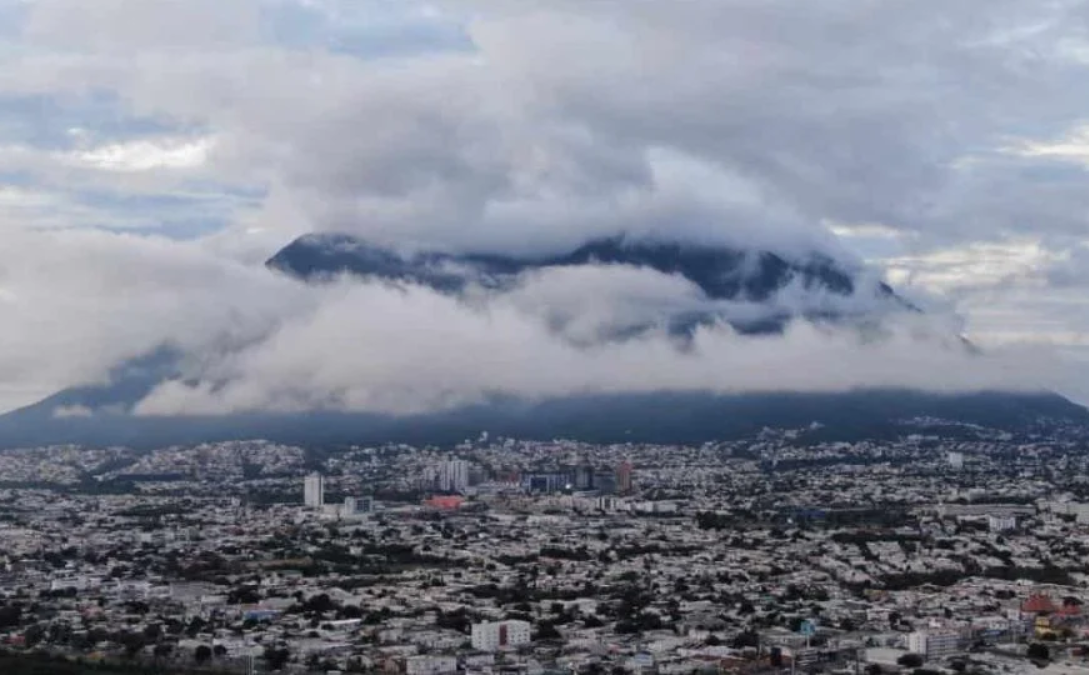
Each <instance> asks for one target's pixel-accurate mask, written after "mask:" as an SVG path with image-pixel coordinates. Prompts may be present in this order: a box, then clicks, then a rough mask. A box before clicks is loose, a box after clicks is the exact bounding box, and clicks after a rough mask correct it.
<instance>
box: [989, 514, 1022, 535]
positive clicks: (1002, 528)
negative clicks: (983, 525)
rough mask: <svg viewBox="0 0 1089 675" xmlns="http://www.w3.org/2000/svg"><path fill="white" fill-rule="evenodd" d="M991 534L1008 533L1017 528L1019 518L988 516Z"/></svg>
mask: <svg viewBox="0 0 1089 675" xmlns="http://www.w3.org/2000/svg"><path fill="white" fill-rule="evenodd" d="M987 526H988V527H989V528H990V529H991V532H1007V531H1009V530H1012V529H1015V528H1016V527H1017V516H1012V515H1010V516H987Z"/></svg>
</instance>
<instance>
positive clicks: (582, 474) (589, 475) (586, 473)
mask: <svg viewBox="0 0 1089 675" xmlns="http://www.w3.org/2000/svg"><path fill="white" fill-rule="evenodd" d="M575 489H576V490H593V489H594V467H592V466H588V465H583V466H580V467H577V468H576V469H575Z"/></svg>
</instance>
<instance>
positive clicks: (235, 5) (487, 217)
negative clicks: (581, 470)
mask: <svg viewBox="0 0 1089 675" xmlns="http://www.w3.org/2000/svg"><path fill="white" fill-rule="evenodd" d="M1087 19H1089V2H1078V1H1069V0H1056V1H1054V2H1023V1H1022V0H1018V1H1014V0H952V1H949V0H945V1H943V2H936V1H935V2H931V1H929V0H883V1H876V0H874V1H871V0H850V1H846V0H843V1H841V0H814V1H813V2H806V3H799V2H795V1H791V2H787V1H786V0H685V1H684V2H667V1H665V0H624V1H623V2H621V1H620V0H548V1H547V2H537V1H536V0H517V1H516V2H515V1H513V0H503V1H499V0H448V1H442V0H440V1H435V2H415V1H414V0H231V1H230V2H223V1H222V0H95V1H94V2H88V1H87V0H0V326H2V328H3V330H2V331H0V409H5V408H10V407H13V406H16V405H20V404H23V403H28V402H30V401H32V400H33V399H35V398H36V397H38V396H40V395H44V394H47V393H49V392H50V391H51V390H54V389H56V388H60V387H62V386H65V385H68V384H73V383H78V382H91V381H95V380H97V379H100V378H101V377H103V376H104V374H105V373H106V372H107V370H108V369H109V367H110V366H112V365H114V364H116V363H118V362H120V361H123V360H124V359H126V358H131V357H133V356H135V355H138V354H140V353H143V352H146V351H148V350H150V349H153V348H154V347H155V346H157V345H158V344H161V343H162V342H164V341H167V340H169V341H172V342H174V343H177V344H179V345H181V346H183V347H184V348H185V349H186V350H187V351H188V352H189V353H190V354H191V361H192V364H191V367H192V368H193V369H194V373H196V374H198V375H201V376H204V377H205V378H207V379H206V381H215V382H217V383H224V382H226V383H229V384H228V386H225V387H223V388H221V389H217V390H216V392H215V393H214V394H212V393H211V391H210V390H209V391H201V390H194V391H187V390H179V387H174V388H166V389H164V390H162V391H159V392H156V394H155V395H153V396H152V398H151V399H149V401H147V402H146V408H147V410H150V411H155V412H177V411H179V410H192V409H201V410H204V409H209V408H217V409H218V408H226V409H252V408H262V407H273V408H274V407H281V408H299V407H310V406H314V405H340V406H346V407H380V408H385V409H395V410H396V409H407V408H414V407H421V406H422V407H432V406H435V405H443V404H446V403H449V402H459V401H462V400H471V399H472V398H473V396H477V395H480V394H481V393H485V392H488V391H495V390H501V391H512V392H516V393H527V394H531V395H554V394H562V393H566V392H570V391H576V390H578V391H582V390H585V389H587V388H595V387H596V388H600V389H605V390H629V389H646V388H653V387H655V386H664V387H676V388H682V387H685V386H699V387H710V388H727V389H737V388H756V387H760V386H765V387H766V386H776V387H783V388H807V389H822V388H843V387H847V386H856V385H865V384H909V385H913V386H923V385H926V384H930V385H931V386H933V387H936V388H954V387H957V386H964V387H978V386H992V385H998V384H1001V385H1003V386H1039V385H1046V386H1057V387H1060V388H1061V389H1062V390H1063V391H1064V392H1067V393H1071V394H1073V395H1075V396H1079V397H1081V398H1082V400H1086V399H1089V396H1087V394H1089V390H1087V389H1085V388H1084V385H1081V384H1079V383H1080V382H1084V381H1086V378H1085V377H1084V375H1085V374H1089V332H1087V331H1089V307H1087V305H1086V303H1087V302H1089V301H1087V300H1086V298H1089V220H1087V214H1089V190H1087V189H1086V187H1087V181H1086V178H1087V175H1086V169H1087V167H1089V123H1087V122H1086V121H1085V118H1086V111H1087V110H1089V90H1087V89H1086V88H1085V86H1084V83H1085V82H1086V78H1087V76H1089V32H1087V28H1089V26H1087ZM310 231H340V232H349V233H354V234H358V235H361V236H365V237H367V238H370V239H373V240H376V241H380V242H385V243H390V244H395V245H406V246H429V247H442V248H448V249H478V250H479V249H483V250H497V251H517V252H524V251H534V250H546V249H552V250H555V249H560V248H563V247H567V246H571V245H573V244H575V243H577V242H579V241H582V240H585V239H587V238H588V237H591V236H595V235H601V234H613V233H617V232H627V233H634V234H649V235H656V236H668V237H674V238H680V239H684V240H698V241H712V242H726V243H730V244H736V245H745V246H758V247H768V248H772V249H775V250H778V251H782V252H784V253H787V254H803V253H805V252H808V251H811V250H820V251H825V252H829V253H831V254H833V255H835V256H836V257H838V258H840V259H843V260H845V261H851V264H865V265H867V266H869V268H870V269H871V270H872V271H873V273H877V274H883V275H884V276H885V278H887V279H888V280H889V281H890V282H891V283H893V284H894V285H895V286H896V287H897V288H898V289H900V290H901V291H902V292H903V293H905V294H906V295H908V296H909V297H913V298H918V299H920V300H921V301H922V302H924V303H925V304H926V305H927V306H928V307H930V308H932V310H933V314H934V317H933V320H932V321H929V320H928V321H929V324H928V325H927V326H926V327H920V326H915V325H912V326H900V325H898V326H896V327H895V328H894V329H893V333H894V334H893V336H892V337H891V338H889V342H887V343H885V344H883V345H881V346H876V347H868V348H867V350H865V351H864V353H861V354H859V353H858V350H857V349H855V346H856V345H855V343H854V342H853V341H852V340H853V337H852V336H849V335H840V334H835V335H828V334H826V333H822V332H821V331H816V330H811V329H808V328H804V327H803V328H800V329H799V330H797V331H795V332H794V333H791V334H789V335H788V336H786V337H785V338H783V339H782V340H781V341H777V342H776V341H772V342H769V343H763V344H760V345H755V346H754V345H752V344H750V343H749V342H748V341H744V340H741V339H739V338H737V337H736V336H732V335H728V334H719V333H714V334H709V335H706V336H703V337H702V338H701V339H702V342H699V343H698V344H699V345H700V347H701V349H700V350H697V353H696V354H695V355H692V354H688V355H679V354H676V353H674V352H673V351H671V350H670V347H669V345H668V343H667V342H666V341H664V340H655V339H653V338H650V339H648V341H645V342H640V343H635V344H632V345H626V346H624V347H618V348H615V349H614V348H610V349H606V350H603V351H600V352H585V351H579V350H578V349H575V348H573V347H572V346H571V345H570V344H569V343H568V342H565V341H564V340H562V339H559V338H557V337H556V336H554V335H551V334H549V333H548V331H547V330H545V328H544V327H543V324H542V321H541V320H540V315H541V314H542V313H543V314H546V315H549V314H554V313H555V312H557V311H562V312H565V313H567V314H569V315H570V316H572V317H574V320H573V321H572V325H573V326H574V327H575V329H577V330H591V331H592V330H593V329H594V325H595V322H597V321H601V320H603V319H602V318H601V317H602V315H603V314H608V313H610V312H613V313H615V312H618V311H623V308H638V307H639V306H640V305H641V303H644V302H660V301H665V300H663V298H665V299H667V300H668V299H684V298H688V297H689V296H690V295H691V292H692V289H691V288H688V287H685V286H684V285H683V284H680V283H679V282H678V281H677V280H676V279H660V278H657V277H655V276H654V275H647V274H643V275H641V276H640V277H639V278H638V279H635V278H631V277H630V275H631V274H632V273H631V272H630V271H628V272H625V271H617V270H598V271H588V272H584V273H583V274H585V275H586V276H584V277H578V278H573V277H570V276H567V277H564V276H563V275H562V274H561V275H553V276H546V277H545V278H538V279H534V280H531V281H529V282H527V284H526V286H525V287H524V288H521V289H519V291H518V292H517V293H515V294H513V295H511V296H509V297H504V298H501V299H498V300H496V301H495V302H493V303H484V306H479V305H473V304H472V303H470V304H469V305H465V304H459V303H456V302H451V301H449V300H447V299H443V298H439V297H435V296H432V295H429V294H427V293H425V292H422V291H411V292H409V293H407V294H406V293H401V292H395V291H391V290H390V289H383V288H376V287H369V286H360V285H358V284H342V285H336V286H334V287H330V288H325V289H300V288H298V287H297V286H296V285H295V284H291V283H288V282H286V281H285V280H282V279H276V278H271V277H270V276H269V275H267V274H266V273H265V272H264V270H262V269H261V268H260V263H261V262H262V261H263V259H264V258H265V257H267V256H268V255H270V254H271V253H273V252H274V251H275V250H276V249H278V248H279V247H281V246H282V245H284V244H285V243H287V242H288V241H290V240H291V239H292V238H293V237H295V236H297V235H299V234H302V233H304V232H310ZM624 275H629V276H624ZM588 289H592V290H593V292H592V293H591V292H588ZM632 289H635V290H632ZM588 296H592V297H594V298H596V299H597V301H596V302H594V303H587V302H586V300H585V299H586V297H588ZM618 307H619V308H621V309H619V310H618V309H617V308H618ZM542 308H543V309H542ZM376 316H380V317H382V322H381V323H382V324H383V326H385V327H384V328H381V329H378V328H376V325H375V324H376V323H378V322H376V321H374V320H372V319H373V318H374V317H376ZM440 319H441V320H440ZM950 326H955V327H956V328H949V327H950ZM957 328H963V330H964V331H965V332H966V333H967V334H968V336H969V337H970V338H971V339H972V340H973V341H975V342H977V343H979V344H980V345H982V346H984V347H985V348H987V350H988V352H989V353H990V354H992V355H993V356H992V357H988V360H986V361H982V362H977V363H971V364H964V363H962V362H961V360H960V359H959V358H958V357H955V356H951V355H950V354H949V352H948V349H947V348H946V347H945V346H943V344H944V342H943V341H944V337H943V335H945V334H946V333H945V332H943V331H952V330H956V329H957ZM407 334H411V335H413V336H416V337H415V338H413V339H411V340H406V339H405V338H404V336H405V335H407ZM920 335H923V337H919V336H920ZM452 345H460V350H461V357H460V358H459V359H453V360H451V359H449V358H445V357H444V356H443V355H444V354H446V352H447V351H448V350H449V349H450V348H451V346H452ZM356 346H358V347H359V348H358V349H355V347H356ZM338 349H339V351H338ZM344 349H350V350H351V357H350V358H348V357H347V356H346V354H345V352H344ZM727 354H733V355H734V356H732V357H728V356H727ZM772 354H778V355H779V357H775V356H772ZM535 358H536V359H538V360H537V361H533V360H534V359H535ZM992 358H993V359H994V360H993V361H992V360H991V359H992ZM527 361H528V362H533V363H536V366H533V367H530V366H522V367H514V366H512V364H522V363H525V362H527ZM754 362H755V363H757V364H759V368H758V369H757V370H755V371H751V372H750V370H748V369H747V365H749V364H752V363H754ZM818 363H820V364H825V363H830V364H833V365H834V366H835V367H825V366H823V365H821V366H818V365H815V364H818ZM1063 364H1065V365H1063ZM489 365H491V366H494V367H489Z"/></svg>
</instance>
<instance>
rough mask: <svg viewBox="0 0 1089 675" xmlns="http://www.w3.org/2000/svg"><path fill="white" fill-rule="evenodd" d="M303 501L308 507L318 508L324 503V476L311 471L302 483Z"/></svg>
mask: <svg viewBox="0 0 1089 675" xmlns="http://www.w3.org/2000/svg"><path fill="white" fill-rule="evenodd" d="M303 503H304V504H306V505H307V506H309V507H310V508H314V509H320V508H321V507H322V506H323V505H324V504H325V476H322V475H321V474H320V473H312V474H310V475H309V476H307V477H306V480H305V482H304V483H303Z"/></svg>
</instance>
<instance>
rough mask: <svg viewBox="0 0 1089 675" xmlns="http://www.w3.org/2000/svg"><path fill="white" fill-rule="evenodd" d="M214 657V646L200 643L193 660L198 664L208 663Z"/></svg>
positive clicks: (194, 651)
mask: <svg viewBox="0 0 1089 675" xmlns="http://www.w3.org/2000/svg"><path fill="white" fill-rule="evenodd" d="M211 658H212V648H211V647H209V646H208V645H200V646H198V647H197V648H196V649H195V650H193V660H194V661H196V662H197V663H198V664H203V663H207V662H208V661H209V660H211Z"/></svg>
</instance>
